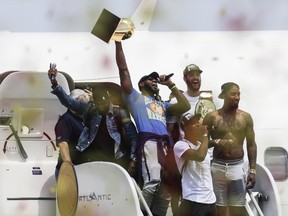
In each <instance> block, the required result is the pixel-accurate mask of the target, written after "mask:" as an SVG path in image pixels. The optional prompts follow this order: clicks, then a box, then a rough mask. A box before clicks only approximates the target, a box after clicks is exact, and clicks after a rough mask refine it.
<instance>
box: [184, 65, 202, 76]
mask: <svg viewBox="0 0 288 216" xmlns="http://www.w3.org/2000/svg"><path fill="white" fill-rule="evenodd" d="M192 71H198V72H199V73H202V72H203V71H202V70H200V68H199V67H198V66H197V65H195V64H189V65H187V66H186V67H185V69H184V71H183V75H186V74H187V73H189V72H192Z"/></svg>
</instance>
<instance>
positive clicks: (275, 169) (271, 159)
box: [264, 147, 288, 181]
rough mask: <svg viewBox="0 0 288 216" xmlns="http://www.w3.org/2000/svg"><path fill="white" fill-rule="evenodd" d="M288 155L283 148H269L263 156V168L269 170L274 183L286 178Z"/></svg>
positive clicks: (287, 174) (287, 173)
mask: <svg viewBox="0 0 288 216" xmlns="http://www.w3.org/2000/svg"><path fill="white" fill-rule="evenodd" d="M287 162H288V154H287V151H286V150H285V149H284V148H281V147H269V148H267V149H266V151H265V154H264V163H265V166H266V167H267V168H268V169H269V170H270V172H271V173H272V176H273V177H274V179H275V181H285V180H286V179H287V178H288V163H287Z"/></svg>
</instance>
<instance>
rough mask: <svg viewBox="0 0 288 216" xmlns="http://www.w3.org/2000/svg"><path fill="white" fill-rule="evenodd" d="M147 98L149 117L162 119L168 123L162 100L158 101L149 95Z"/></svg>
mask: <svg viewBox="0 0 288 216" xmlns="http://www.w3.org/2000/svg"><path fill="white" fill-rule="evenodd" d="M144 98H145V105H146V110H147V114H148V118H149V119H154V120H158V121H161V122H162V123H163V124H165V125H166V118H165V108H164V106H163V103H162V102H161V101H156V100H153V99H151V98H148V97H144Z"/></svg>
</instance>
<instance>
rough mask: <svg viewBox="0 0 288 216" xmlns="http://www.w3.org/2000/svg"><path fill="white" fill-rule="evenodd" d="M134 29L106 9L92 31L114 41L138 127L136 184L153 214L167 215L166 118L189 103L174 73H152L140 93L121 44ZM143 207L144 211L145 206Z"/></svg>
mask: <svg viewBox="0 0 288 216" xmlns="http://www.w3.org/2000/svg"><path fill="white" fill-rule="evenodd" d="M133 32H134V25H133V23H132V22H131V21H130V20H128V19H120V18H118V17H117V16H115V15H114V14H111V13H110V12H108V11H105V10H104V11H103V12H102V14H101V15H100V18H99V19H98V21H97V23H96V25H95V27H94V29H93V30H92V34H94V35H95V36H97V37H99V38H100V39H101V40H103V41H104V42H106V43H109V41H110V40H111V39H112V40H114V41H115V46H116V62H117V66H118V69H119V75H120V83H121V88H122V96H123V99H124V102H125V103H126V105H127V107H128V109H129V111H130V113H131V115H132V117H133V119H134V121H135V123H136V126H137V129H138V135H137V144H138V146H137V156H136V161H137V174H138V175H137V183H138V184H139V185H140V187H141V188H142V194H143V196H144V198H145V201H146V202H147V204H148V206H149V208H150V210H151V212H152V214H153V215H155V216H165V215H166V213H167V209H168V205H169V202H170V197H171V196H170V194H169V193H168V191H167V188H166V187H165V186H164V184H163V183H162V184H161V175H160V171H161V168H162V165H163V162H164V161H163V159H164V157H165V155H166V152H167V149H168V148H172V147H173V144H174V143H173V140H172V137H171V136H170V135H169V134H168V131H167V127H166V120H167V119H166V117H167V116H169V115H180V114H182V113H184V112H186V111H188V110H189V109H190V104H189V102H188V100H187V99H186V98H185V97H184V95H183V94H182V93H181V91H179V89H178V88H177V87H176V85H175V84H174V83H173V82H172V80H171V79H170V77H171V76H172V75H171V76H170V75H159V74H158V73H157V72H152V73H151V74H149V75H146V76H143V77H142V78H141V79H140V80H139V82H138V88H139V90H140V92H138V91H137V90H136V89H134V88H133V85H132V81H131V78H130V73H129V70H128V66H127V63H126V59H125V55H124V52H123V49H122V44H121V41H122V40H125V39H128V38H130V37H131V35H132V34H133ZM158 84H161V85H166V86H167V87H168V88H169V89H170V90H171V91H172V92H173V94H174V95H175V97H176V99H177V102H176V103H175V104H170V103H169V102H165V101H162V100H161V97H160V96H159V88H158ZM142 210H143V212H144V213H145V210H144V209H143V208H142Z"/></svg>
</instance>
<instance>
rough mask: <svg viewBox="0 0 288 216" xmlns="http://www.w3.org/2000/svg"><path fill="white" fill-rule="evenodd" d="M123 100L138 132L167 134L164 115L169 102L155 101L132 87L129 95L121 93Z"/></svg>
mask: <svg viewBox="0 0 288 216" xmlns="http://www.w3.org/2000/svg"><path fill="white" fill-rule="evenodd" d="M123 100H124V101H125V103H126V105H127V107H128V109H129V111H130V113H131V115H132V117H133V119H134V121H135V124H136V126H137V129H138V131H139V132H150V133H154V134H158V135H167V134H168V132H167V127H166V117H167V116H166V115H167V112H166V111H167V108H168V107H169V106H170V103H168V102H164V101H157V100H155V99H154V98H153V97H150V96H144V95H142V94H140V93H139V92H137V91H136V90H135V89H133V91H132V93H131V94H130V95H127V94H123Z"/></svg>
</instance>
